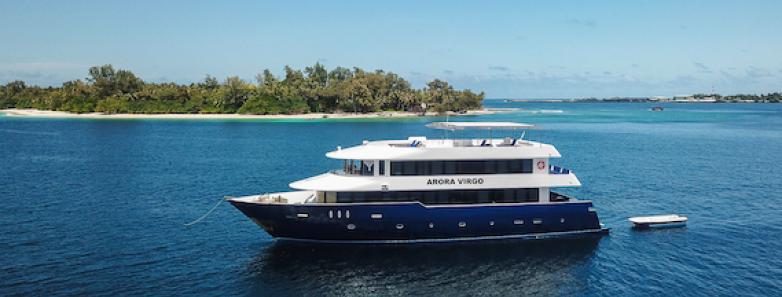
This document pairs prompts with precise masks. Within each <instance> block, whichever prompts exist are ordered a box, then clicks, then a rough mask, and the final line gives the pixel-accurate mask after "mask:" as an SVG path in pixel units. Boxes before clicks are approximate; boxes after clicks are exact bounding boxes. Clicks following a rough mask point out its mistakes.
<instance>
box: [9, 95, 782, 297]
mask: <svg viewBox="0 0 782 297" xmlns="http://www.w3.org/2000/svg"><path fill="white" fill-rule="evenodd" d="M486 105H487V106H488V107H512V108H520V110H517V111H514V112H510V113H502V114H495V115H484V116H469V117H461V118H459V119H457V118H451V120H469V121H505V120H509V121H519V122H526V123H532V124H536V125H538V126H539V127H540V129H538V130H533V131H530V132H529V133H528V134H527V138H529V139H533V140H538V141H543V142H546V143H551V144H554V145H556V146H557V148H558V149H559V151H560V153H561V154H562V156H563V158H561V159H558V160H554V162H553V164H555V165H561V166H564V167H566V168H570V169H572V170H573V171H574V172H575V174H576V175H577V176H578V177H579V179H580V180H581V182H582V184H583V186H582V187H581V188H577V189H565V190H562V192H564V193H567V194H570V195H573V196H575V197H577V198H580V199H591V200H593V201H594V204H595V207H596V208H597V210H598V214H599V215H600V218H601V220H602V222H603V223H604V224H605V225H606V226H607V227H610V228H611V233H610V234H609V235H607V236H604V237H602V238H596V239H594V238H593V239H589V238H587V239H565V240H544V241H502V242H480V243H467V244H420V245H399V246H355V245H337V246H334V245H327V246H323V245H311V244H290V243H285V242H276V241H275V240H274V239H272V238H271V237H270V236H269V235H267V234H266V233H265V232H264V231H263V230H261V229H260V228H258V227H257V226H256V225H255V224H253V223H252V222H251V221H250V220H248V219H247V218H245V217H244V216H243V215H242V214H241V213H240V212H239V211H237V210H236V209H234V208H233V207H231V206H230V205H229V204H227V203H224V204H222V205H220V206H219V207H218V208H217V209H216V210H215V211H214V212H213V213H212V214H211V215H210V216H209V217H207V218H206V219H205V220H204V221H202V222H201V223H199V224H196V225H194V226H192V227H189V228H188V227H184V226H183V224H184V223H187V222H189V221H192V220H194V219H196V218H198V217H199V216H201V215H202V214H204V213H205V212H206V211H208V210H209V209H210V208H211V207H212V206H213V205H214V204H215V203H217V202H218V201H219V199H221V198H222V197H223V196H224V195H249V194H258V193H263V192H272V191H284V190H287V189H288V187H287V185H288V183H289V182H291V181H294V180H297V179H301V178H306V177H309V176H312V175H316V174H319V173H322V172H324V171H326V170H329V169H334V168H338V167H340V166H341V165H340V163H339V161H334V160H329V159H327V158H325V156H324V154H325V153H326V152H328V151H330V150H334V149H335V148H336V147H337V146H343V147H346V146H350V145H356V144H360V143H361V141H362V140H364V139H369V140H373V139H392V138H406V137H407V136H411V135H426V136H430V137H438V136H440V134H439V133H440V132H438V131H433V130H429V129H427V128H425V127H424V124H426V123H428V122H430V121H436V120H442V118H412V119H397V120H310V121H187V120H171V121H166V120H56V119H30V118H24V119H22V118H10V117H3V116H0V158H2V159H0V199H2V200H1V201H0V296H14V295H19V296H46V295H91V296H113V295H120V296H137V295H147V296H171V295H190V296H192V295H207V296H236V295H239V296H243V295H252V294H261V295H264V296H368V295H380V296H393V295H418V296H464V295H468V296H480V295H504V296H519V295H539V296H557V295H567V296H573V295H575V296H580V295H589V296H672V295H673V296H685V295H692V296H734V295H742V296H774V295H776V296H780V295H782V194H781V193H782V170H780V166H782V164H781V163H782V162H780V161H781V160H782V155H781V154H782V105H779V104H665V105H663V106H664V107H665V111H663V112H650V111H649V108H650V107H651V106H652V105H651V104H607V103H601V104H582V103H579V104H566V103H562V104H555V103H551V104H549V103H505V102H504V101H500V100H496V101H495V100H489V101H487V102H486ZM495 136H497V135H495ZM664 213H678V214H681V215H685V216H688V217H689V218H690V221H689V223H688V224H687V226H686V227H685V228H669V229H659V230H651V231H637V230H634V229H631V228H630V224H629V223H628V222H627V217H630V216H637V215H651V214H664Z"/></svg>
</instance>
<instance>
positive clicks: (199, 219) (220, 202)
mask: <svg viewBox="0 0 782 297" xmlns="http://www.w3.org/2000/svg"><path fill="white" fill-rule="evenodd" d="M225 200H226V199H225V198H222V199H220V201H217V204H215V205H214V206H212V209H210V210H209V211H207V212H206V213H205V214H204V215H202V216H201V217H199V218H197V219H196V220H195V221H192V222H190V223H187V224H185V227H190V226H192V225H195V224H197V223H198V222H201V221H202V220H203V219H206V217H208V216H209V215H210V214H212V212H214V211H215V209H217V207H218V206H220V204H223V202H224V201H225Z"/></svg>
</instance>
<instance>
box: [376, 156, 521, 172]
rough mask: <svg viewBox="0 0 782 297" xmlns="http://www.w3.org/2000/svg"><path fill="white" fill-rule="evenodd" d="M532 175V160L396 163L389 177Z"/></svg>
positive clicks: (392, 163) (393, 164)
mask: <svg viewBox="0 0 782 297" xmlns="http://www.w3.org/2000/svg"><path fill="white" fill-rule="evenodd" d="M502 173H532V160H530V159H515V160H468V161H397V162H391V175H453V174H502Z"/></svg>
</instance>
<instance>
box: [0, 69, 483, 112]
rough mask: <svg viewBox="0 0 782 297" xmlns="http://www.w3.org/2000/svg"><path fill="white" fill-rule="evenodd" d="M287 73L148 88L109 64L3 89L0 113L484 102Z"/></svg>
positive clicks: (349, 108) (399, 85)
mask: <svg viewBox="0 0 782 297" xmlns="http://www.w3.org/2000/svg"><path fill="white" fill-rule="evenodd" d="M283 71H284V73H283V75H282V76H281V77H277V76H275V75H274V74H273V73H272V72H271V71H270V70H269V69H266V70H263V71H261V72H260V73H258V75H256V77H255V82H248V81H245V80H243V79H241V78H239V77H237V76H231V77H227V78H225V79H224V80H218V79H217V78H216V77H213V76H210V75H207V76H206V77H205V78H204V79H203V81H200V82H197V83H191V84H177V83H171V82H146V81H144V80H142V79H141V78H139V77H137V76H136V75H135V74H134V73H133V72H131V71H129V70H123V69H114V67H113V66H112V65H102V66H94V67H91V68H90V69H89V70H88V76H87V77H86V78H85V79H84V80H81V79H77V80H72V81H68V82H65V83H63V84H62V85H61V86H59V87H40V86H30V85H28V84H26V83H25V82H23V81H11V82H9V83H7V84H5V85H0V107H2V108H32V109H40V110H56V111H67V112H75V113H87V112H102V113H107V114H118V113H142V114H161V113H239V114H302V113H312V112H318V113H335V112H351V113H367V112H378V111H408V112H426V111H436V112H447V111H454V112H461V111H467V110H475V109H480V108H481V107H482V102H483V99H484V93H483V92H480V93H476V92H473V91H471V90H469V89H466V90H457V89H455V88H454V87H453V86H451V85H450V84H449V83H448V82H446V81H442V80H439V79H435V80H433V81H431V82H429V83H428V84H426V86H425V87H423V88H421V89H416V88H413V87H412V86H411V84H410V83H409V82H408V81H407V80H405V79H404V78H402V77H401V76H399V75H397V74H395V73H392V72H386V71H383V70H375V71H365V70H363V69H361V68H352V69H351V68H345V67H336V68H334V69H332V70H328V69H326V67H325V66H323V65H321V64H320V63H315V65H312V66H309V67H305V68H304V70H303V71H302V70H298V69H294V68H292V67H290V66H285V68H284V69H283Z"/></svg>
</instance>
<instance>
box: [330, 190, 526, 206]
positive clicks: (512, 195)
mask: <svg viewBox="0 0 782 297" xmlns="http://www.w3.org/2000/svg"><path fill="white" fill-rule="evenodd" d="M538 192H539V191H538V189H537V188H528V189H526V188H525V189H490V190H449V191H394V192H336V193H335V192H327V193H326V197H325V198H326V202H327V203H329V202H331V203H333V202H338V203H354V202H395V201H420V202H421V203H424V204H473V203H519V202H538V201H539V198H538Z"/></svg>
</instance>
